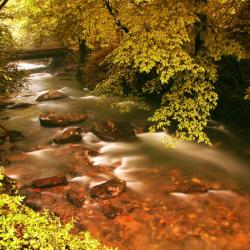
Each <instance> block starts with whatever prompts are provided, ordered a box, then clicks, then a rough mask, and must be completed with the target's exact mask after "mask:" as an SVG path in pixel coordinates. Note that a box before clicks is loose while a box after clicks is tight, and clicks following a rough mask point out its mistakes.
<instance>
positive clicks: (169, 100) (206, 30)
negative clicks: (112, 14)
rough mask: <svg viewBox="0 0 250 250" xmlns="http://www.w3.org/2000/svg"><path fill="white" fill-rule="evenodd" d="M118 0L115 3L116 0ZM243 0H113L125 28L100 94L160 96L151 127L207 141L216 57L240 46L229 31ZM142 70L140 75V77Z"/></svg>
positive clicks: (238, 51) (236, 52)
mask: <svg viewBox="0 0 250 250" xmlns="http://www.w3.org/2000/svg"><path fill="white" fill-rule="evenodd" d="M116 3H117V4H116ZM245 3H246V1H229V0H228V1H219V0H211V1H191V0H186V1H178V0H172V1H171V0H170V1H160V0H158V1H157V0H154V1H132V2H131V1H119V2H116V1H113V7H114V8H115V9H117V10H118V12H119V13H120V15H119V18H120V20H122V23H123V24H124V25H125V26H126V27H127V28H128V30H129V32H128V33H125V34H124V36H123V38H122V40H121V42H120V44H119V46H118V47H117V48H116V49H115V50H114V51H113V52H112V54H111V55H109V56H108V58H107V59H106V62H107V63H109V65H110V71H109V73H108V74H107V75H108V79H107V80H106V81H104V82H103V83H101V84H99V85H98V86H97V92H98V93H100V94H103V93H104V94H112V92H114V93H115V94H116V95H121V96H124V95H125V96H127V98H128V100H131V99H132V100H133V99H135V98H137V99H138V98H140V99H141V100H142V101H143V102H144V103H147V102H148V98H147V99H146V98H145V96H147V97H153V96H157V97H158V98H159V99H160V102H159V106H158V108H157V109H156V110H155V111H154V114H153V115H152V117H151V118H150V121H152V122H154V123H155V125H154V126H152V127H151V129H152V130H154V131H155V130H158V129H165V128H168V127H171V128H174V130H175V135H176V137H177V138H178V139H180V140H188V141H193V140H196V141H198V142H203V141H204V142H206V143H209V139H208V137H207V136H206V134H205V133H204V132H203V129H204V127H205V126H206V124H207V120H208V118H209V116H210V112H211V110H213V109H214V108H215V106H216V101H217V98H218V97H217V94H216V92H215V91H214V84H215V83H216V80H217V63H218V61H220V60H221V59H222V57H223V56H232V57H235V58H237V59H238V60H239V59H241V58H242V57H244V50H243V48H242V47H241V46H240V44H239V43H238V42H237V41H236V40H235V39H233V37H232V36H231V34H230V32H228V24H229V23H233V22H234V21H235V13H236V12H237V10H238V9H239V8H240V7H242V5H243V4H245ZM141 76H144V77H141Z"/></svg>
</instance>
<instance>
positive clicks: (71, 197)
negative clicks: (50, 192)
mask: <svg viewBox="0 0 250 250" xmlns="http://www.w3.org/2000/svg"><path fill="white" fill-rule="evenodd" d="M66 195H67V199H68V201H69V202H70V203H71V204H73V205H74V206H76V207H81V206H82V205H83V204H84V202H85V199H86V196H85V195H84V194H80V193H78V192H75V191H73V190H69V191H68V192H67V194H66Z"/></svg>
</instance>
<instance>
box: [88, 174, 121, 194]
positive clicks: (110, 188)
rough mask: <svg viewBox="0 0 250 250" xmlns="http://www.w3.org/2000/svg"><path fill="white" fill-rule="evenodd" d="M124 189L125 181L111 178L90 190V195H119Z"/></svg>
mask: <svg viewBox="0 0 250 250" xmlns="http://www.w3.org/2000/svg"><path fill="white" fill-rule="evenodd" d="M125 190H126V182H125V181H123V180H120V179H118V178H114V179H111V180H109V181H106V182H104V183H102V184H100V185H97V186H94V187H93V188H92V189H91V190H90V197H92V198H100V199H106V198H111V197H116V196H119V195H121V194H122V193H123V192H125Z"/></svg>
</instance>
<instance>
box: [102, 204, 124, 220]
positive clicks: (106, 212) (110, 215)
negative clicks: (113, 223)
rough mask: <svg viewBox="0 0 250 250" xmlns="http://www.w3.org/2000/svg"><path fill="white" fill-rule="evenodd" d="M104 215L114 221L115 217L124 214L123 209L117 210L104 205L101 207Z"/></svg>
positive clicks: (109, 205)
mask: <svg viewBox="0 0 250 250" xmlns="http://www.w3.org/2000/svg"><path fill="white" fill-rule="evenodd" d="M101 211H102V213H103V214H104V215H105V216H106V217H108V218H109V219H114V218H115V217H117V216H119V215H121V214H122V212H123V211H122V209H120V208H117V207H115V206H113V205H111V204H103V205H102V206H101Z"/></svg>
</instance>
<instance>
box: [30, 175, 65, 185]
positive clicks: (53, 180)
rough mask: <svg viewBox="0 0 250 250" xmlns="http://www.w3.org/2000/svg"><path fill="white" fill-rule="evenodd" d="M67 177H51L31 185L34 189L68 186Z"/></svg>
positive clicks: (35, 181) (38, 180)
mask: <svg viewBox="0 0 250 250" xmlns="http://www.w3.org/2000/svg"><path fill="white" fill-rule="evenodd" d="M67 183H68V182H67V180H66V178H65V176H51V177H45V178H41V179H37V180H34V181H33V182H32V183H31V185H32V186H33V187H52V186H57V185H67Z"/></svg>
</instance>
